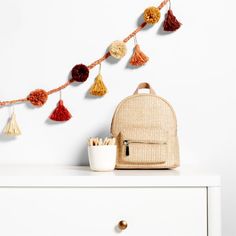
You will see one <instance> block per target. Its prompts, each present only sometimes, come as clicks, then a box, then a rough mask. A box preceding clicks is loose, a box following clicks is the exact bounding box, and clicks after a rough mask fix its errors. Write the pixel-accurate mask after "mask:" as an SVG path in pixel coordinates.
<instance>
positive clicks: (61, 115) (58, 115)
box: [49, 99, 72, 121]
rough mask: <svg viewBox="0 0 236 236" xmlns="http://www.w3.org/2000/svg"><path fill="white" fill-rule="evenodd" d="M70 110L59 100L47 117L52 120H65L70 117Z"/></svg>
mask: <svg viewBox="0 0 236 236" xmlns="http://www.w3.org/2000/svg"><path fill="white" fill-rule="evenodd" d="M71 117H72V116H71V114H70V112H69V111H68V110H67V108H66V107H65V106H64V104H63V101H62V100H61V99H60V101H59V102H58V104H57V107H56V108H55V109H54V111H53V112H52V114H51V115H50V116H49V119H51V120H54V121H67V120H69V119H70V118H71Z"/></svg>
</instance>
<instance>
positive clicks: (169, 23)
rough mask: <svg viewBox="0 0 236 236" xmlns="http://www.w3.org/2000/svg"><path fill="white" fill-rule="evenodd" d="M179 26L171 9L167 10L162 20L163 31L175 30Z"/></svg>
mask: <svg viewBox="0 0 236 236" xmlns="http://www.w3.org/2000/svg"><path fill="white" fill-rule="evenodd" d="M180 26H181V23H180V22H179V21H178V20H177V19H176V17H175V16H174V14H173V12H172V10H171V9H169V10H168V12H167V14H166V18H165V20H164V22H163V28H164V31H170V32H172V31H176V30H177V29H179V28H180Z"/></svg>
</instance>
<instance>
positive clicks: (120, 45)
mask: <svg viewBox="0 0 236 236" xmlns="http://www.w3.org/2000/svg"><path fill="white" fill-rule="evenodd" d="M109 52H110V54H111V56H112V57H114V58H116V59H121V58H122V57H124V56H125V54H126V52H127V48H126V45H125V43H124V42H123V41H119V40H116V41H114V42H112V43H111V45H110V47H109Z"/></svg>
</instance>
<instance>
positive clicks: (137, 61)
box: [129, 44, 149, 66]
mask: <svg viewBox="0 0 236 236" xmlns="http://www.w3.org/2000/svg"><path fill="white" fill-rule="evenodd" d="M148 60H149V57H148V56H146V55H145V54H144V53H143V52H142V51H141V50H140V46H139V45H138V44H136V45H135V47H134V53H133V55H132V57H131V59H130V62H129V63H130V65H132V66H143V65H145V64H146V62H147V61H148Z"/></svg>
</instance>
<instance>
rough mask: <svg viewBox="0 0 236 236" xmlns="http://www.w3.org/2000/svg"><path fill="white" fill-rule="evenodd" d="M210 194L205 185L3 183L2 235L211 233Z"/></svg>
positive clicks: (173, 235)
mask: <svg viewBox="0 0 236 236" xmlns="http://www.w3.org/2000/svg"><path fill="white" fill-rule="evenodd" d="M206 197H207V194H206V188H204V187H202V188H184V187H183V188H170V187H169V188H141V187H140V188H55V187H54V188H1V189H0V222H1V223H0V224H1V226H0V235H3V236H79V235H81V236H98V235H99V236H100V235H101V236H112V235H119V234H122V235H127V236H131V235H132V236H139V235H140V236H141V235H142V236H152V235H153V236H154V235H155V236H207V204H206V202H207V199H206ZM120 220H125V221H126V222H127V223H128V227H127V228H126V229H125V230H124V231H123V232H120V231H119V230H118V227H117V225H118V222H119V221H120Z"/></svg>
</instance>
